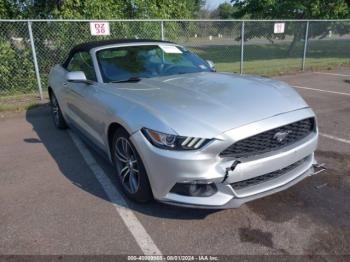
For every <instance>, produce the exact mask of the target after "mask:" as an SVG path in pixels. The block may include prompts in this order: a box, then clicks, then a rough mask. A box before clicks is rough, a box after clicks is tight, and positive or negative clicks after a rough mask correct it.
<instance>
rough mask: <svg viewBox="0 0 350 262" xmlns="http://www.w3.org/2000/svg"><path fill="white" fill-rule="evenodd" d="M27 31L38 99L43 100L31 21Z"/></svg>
mask: <svg viewBox="0 0 350 262" xmlns="http://www.w3.org/2000/svg"><path fill="white" fill-rule="evenodd" d="M28 31H29V39H30V46H31V47H32V55H33V63H34V69H35V76H36V82H37V84H38V88H39V94H40V100H43V99H44V96H43V89H42V88H41V80H40V73H39V66H38V60H37V59H36V52H35V45H34V38H33V32H32V21H28Z"/></svg>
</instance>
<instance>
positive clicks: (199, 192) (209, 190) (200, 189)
mask: <svg viewBox="0 0 350 262" xmlns="http://www.w3.org/2000/svg"><path fill="white" fill-rule="evenodd" d="M170 192H171V193H175V194H178V195H183V196H192V197H209V196H212V195H214V194H215V193H216V192H217V187H216V185H215V184H214V183H208V182H203V181H193V182H188V183H176V184H175V186H173V188H172V189H171V190H170Z"/></svg>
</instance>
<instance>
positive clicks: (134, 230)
mask: <svg viewBox="0 0 350 262" xmlns="http://www.w3.org/2000/svg"><path fill="white" fill-rule="evenodd" d="M68 134H69V135H70V137H71V138H72V140H73V142H74V144H75V145H76V147H77V148H78V149H79V151H80V153H81V155H82V156H83V158H84V160H85V162H86V164H87V165H88V166H89V168H90V169H91V171H92V173H93V174H94V175H95V177H96V178H97V180H98V182H99V183H100V184H101V186H102V188H103V190H104V191H105V192H106V194H107V196H108V198H109V199H110V200H111V202H112V203H113V206H114V207H115V209H116V211H117V212H118V214H119V215H120V217H121V218H122V219H123V221H124V223H125V225H126V227H127V228H128V230H129V231H130V232H131V234H132V236H133V237H134V238H135V240H136V242H137V244H138V245H139V247H140V248H141V250H142V252H143V253H144V254H145V255H162V253H161V252H160V250H159V249H158V247H157V246H156V244H155V243H154V242H153V240H152V238H151V237H150V235H148V233H147V231H146V230H145V228H144V227H143V226H142V224H141V223H140V221H139V220H138V219H137V217H136V216H135V214H134V213H133V212H132V211H131V210H130V209H129V208H128V204H127V202H126V201H125V199H124V197H123V196H122V195H121V194H120V193H119V192H118V190H117V189H116V188H115V187H114V186H113V184H112V182H111V180H110V179H109V177H108V176H107V175H106V174H105V172H104V171H103V169H102V168H101V167H100V166H99V165H98V164H97V163H96V160H95V159H94V157H93V156H92V155H91V153H90V151H89V150H88V149H87V148H86V146H85V145H84V144H83V142H81V140H80V139H79V138H78V137H77V136H76V135H74V133H72V132H71V131H70V130H68ZM116 203H119V205H118V204H116Z"/></svg>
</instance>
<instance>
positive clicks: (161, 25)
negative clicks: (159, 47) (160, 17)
mask: <svg viewBox="0 0 350 262" xmlns="http://www.w3.org/2000/svg"><path fill="white" fill-rule="evenodd" d="M160 37H161V39H162V40H164V21H160Z"/></svg>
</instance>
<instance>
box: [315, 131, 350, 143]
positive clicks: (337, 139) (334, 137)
mask: <svg viewBox="0 0 350 262" xmlns="http://www.w3.org/2000/svg"><path fill="white" fill-rule="evenodd" d="M319 135H320V136H323V137H326V138H329V139H333V140H336V141H338V142H342V143H345V144H350V140H347V139H344V138H340V137H336V136H332V135H328V134H324V133H319Z"/></svg>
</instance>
